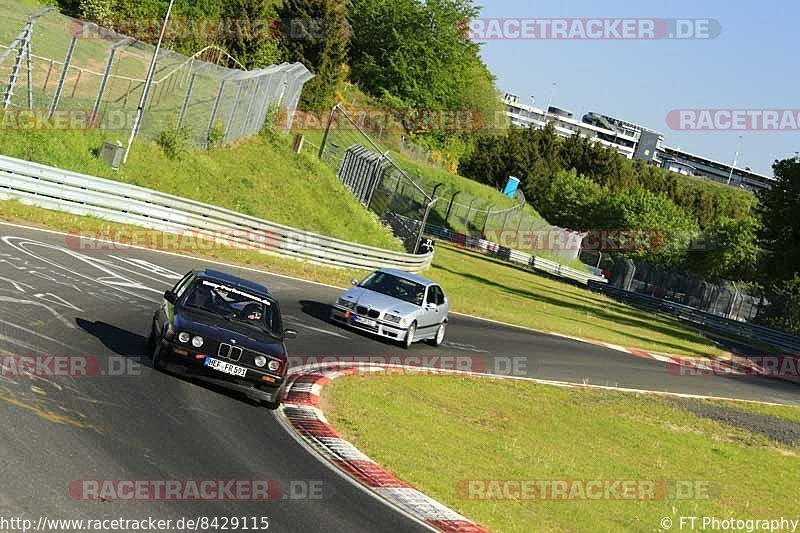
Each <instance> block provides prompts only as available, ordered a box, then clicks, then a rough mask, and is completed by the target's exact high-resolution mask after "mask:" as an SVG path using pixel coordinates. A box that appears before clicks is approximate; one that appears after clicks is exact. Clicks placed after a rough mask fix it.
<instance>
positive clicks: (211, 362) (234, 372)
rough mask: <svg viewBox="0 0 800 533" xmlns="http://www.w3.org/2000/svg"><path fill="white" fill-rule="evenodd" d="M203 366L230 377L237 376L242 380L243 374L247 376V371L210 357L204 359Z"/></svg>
mask: <svg viewBox="0 0 800 533" xmlns="http://www.w3.org/2000/svg"><path fill="white" fill-rule="evenodd" d="M205 365H206V366H207V367H209V368H213V369H214V370H216V371H218V372H222V373H225V374H230V375H231V376H237V377H240V378H243V377H244V376H245V374H247V369H246V368H244V367H241V366H236V365H232V364H230V363H226V362H225V361H220V360H219V359H213V358H211V357H206V362H205Z"/></svg>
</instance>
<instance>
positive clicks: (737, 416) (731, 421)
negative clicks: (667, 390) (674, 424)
mask: <svg viewBox="0 0 800 533" xmlns="http://www.w3.org/2000/svg"><path fill="white" fill-rule="evenodd" d="M675 403H676V405H677V406H678V407H680V408H681V409H684V410H686V411H689V412H690V413H693V414H695V415H697V416H701V417H703V418H708V419H711V420H716V421H718V422H722V423H723V424H727V425H730V426H733V427H736V428H738V429H742V430H744V431H748V432H750V433H753V434H760V435H763V436H765V437H767V438H768V439H770V440H773V441H776V442H780V443H781V444H789V445H795V444H798V443H800V423H797V422H793V421H791V420H786V419H784V418H780V417H777V416H770V415H765V414H761V413H753V412H749V411H742V410H740V409H736V408H733V407H728V406H723V405H718V404H717V405H712V404H710V403H708V402H703V401H697V400H689V399H676V400H675Z"/></svg>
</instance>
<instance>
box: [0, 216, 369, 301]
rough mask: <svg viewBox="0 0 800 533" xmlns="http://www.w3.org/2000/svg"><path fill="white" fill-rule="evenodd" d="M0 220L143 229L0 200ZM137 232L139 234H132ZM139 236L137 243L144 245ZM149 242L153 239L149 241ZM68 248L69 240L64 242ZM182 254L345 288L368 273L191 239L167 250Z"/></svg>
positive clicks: (113, 235)
mask: <svg viewBox="0 0 800 533" xmlns="http://www.w3.org/2000/svg"><path fill="white" fill-rule="evenodd" d="M0 221H3V222H11V223H17V224H25V225H28V226H35V227H40V228H47V229H54V230H59V231H64V232H68V233H73V232H74V233H78V232H85V235H87V236H89V237H100V238H105V237H108V238H109V239H110V240H115V241H118V242H122V243H130V242H134V241H132V240H131V238H130V237H131V236H132V235H137V237H139V236H141V232H142V231H148V230H144V229H143V228H139V227H136V226H128V225H125V224H118V223H115V222H107V221H105V220H100V219H98V218H93V217H85V216H77V215H70V214H68V213H61V212H58V211H50V210H47V209H41V208H38V207H33V206H29V205H24V204H21V203H20V202H16V201H0ZM133 232H136V233H133ZM141 241H142V239H141V237H139V238H138V239H137V241H135V242H141ZM147 241H148V242H149V241H150V239H147ZM153 241H155V242H164V240H163V239H153ZM65 246H66V241H65ZM168 251H170V252H174V253H180V254H181V255H185V256H191V257H196V258H198V259H209V260H212V261H221V262H224V263H230V264H234V265H239V266H244V267H250V268H257V269H259V270H264V271H267V272H272V273H275V274H283V275H287V276H296V277H299V278H303V279H307V280H310V281H318V282H320V283H328V284H331V285H338V286H345V285H347V284H348V283H349V280H350V279H351V278H353V277H360V276H364V275H365V274H366V273H365V272H361V271H358V270H347V269H337V268H330V267H325V266H319V265H313V264H310V263H303V262H300V261H296V260H294V259H287V258H283V257H278V256H273V255H267V254H263V253H259V252H256V251H253V250H243V249H239V248H224V247H220V246H213V247H205V248H201V247H199V246H194V245H193V243H192V242H191V241H189V240H185V241H180V246H179V247H176V248H171V249H170V250H168Z"/></svg>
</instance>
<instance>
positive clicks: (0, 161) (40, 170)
mask: <svg viewBox="0 0 800 533" xmlns="http://www.w3.org/2000/svg"><path fill="white" fill-rule="evenodd" d="M0 198H2V199H6V200H7V199H16V200H20V201H21V202H23V203H26V204H30V205H35V206H39V207H43V208H46V209H53V210H57V211H63V212H67V213H73V214H77V215H91V216H94V217H98V218H102V219H105V220H109V221H113V222H119V223H124V224H131V225H135V226H140V227H144V228H150V229H155V230H159V231H165V232H172V233H185V232H192V233H193V234H196V235H197V236H198V237H203V238H206V239H209V240H212V241H214V240H219V239H220V238H224V240H225V241H226V242H230V243H231V244H232V245H234V246H237V247H241V248H247V249H255V250H258V251H262V252H264V253H270V254H274V255H280V256H285V257H290V258H295V259H298V260H303V261H308V262H312V263H317V264H323V265H329V266H334V267H346V268H357V269H363V270H371V269H375V268H398V269H401V270H406V271H409V272H420V271H423V270H425V269H427V268H428V267H430V265H431V261H432V260H433V253H429V254H426V255H414V254H408V253H404V252H395V251H391V250H385V249H382V248H377V247H374V246H365V245H361V244H356V243H352V242H348V241H344V240H340V239H335V238H333V237H327V236H325V235H319V234H316V233H312V232H309V231H304V230H299V229H295V228H291V227H289V226H284V225H281V224H276V223H274V222H269V221H267V220H262V219H259V218H256V217H252V216H248V215H244V214H241V213H237V212H235V211H231V210H228V209H223V208H220V207H216V206H212V205H208V204H204V203H202V202H197V201H194V200H189V199H186V198H181V197H179V196H174V195H171V194H165V193H161V192H158V191H154V190H152V189H146V188H144V187H137V186H135V185H128V184H126V183H121V182H117V181H113V180H108V179H103V178H98V177H95V176H89V175H86V174H79V173H76V172H70V171H67V170H63V169H59V168H55V167H49V166H45V165H40V164H38V163H31V162H28V161H23V160H19V159H14V158H10V157H5V156H0Z"/></svg>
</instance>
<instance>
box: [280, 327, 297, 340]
mask: <svg viewBox="0 0 800 533" xmlns="http://www.w3.org/2000/svg"><path fill="white" fill-rule="evenodd" d="M283 338H284V339H296V338H297V330H294V329H285V330H283Z"/></svg>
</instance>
